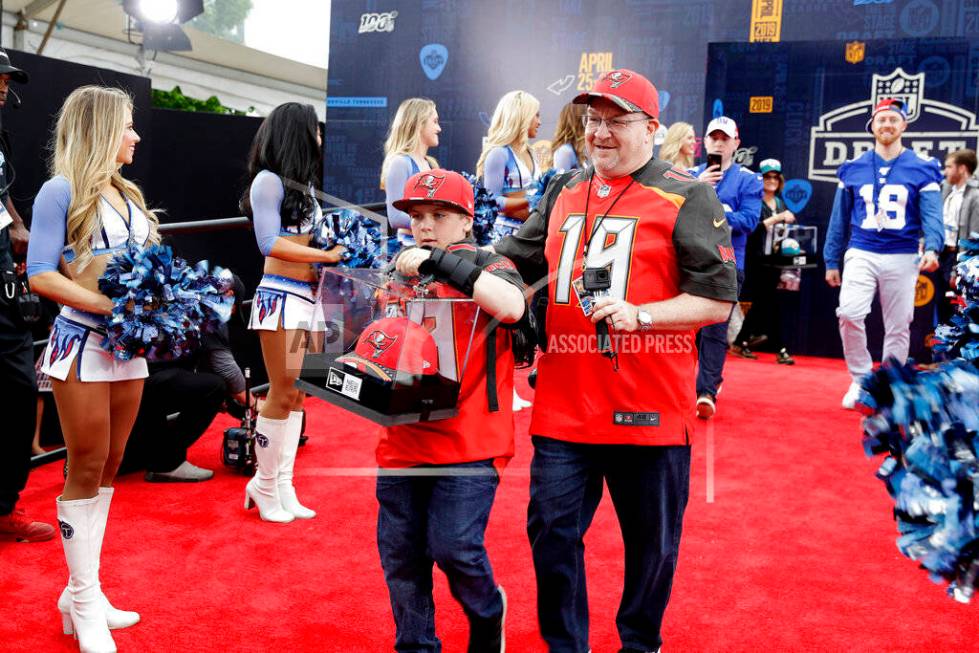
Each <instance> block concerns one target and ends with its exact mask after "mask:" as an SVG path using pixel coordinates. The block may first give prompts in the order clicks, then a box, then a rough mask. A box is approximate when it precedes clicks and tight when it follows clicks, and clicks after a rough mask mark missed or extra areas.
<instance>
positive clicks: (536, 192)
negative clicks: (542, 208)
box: [527, 168, 557, 211]
mask: <svg viewBox="0 0 979 653" xmlns="http://www.w3.org/2000/svg"><path fill="white" fill-rule="evenodd" d="M556 174H557V170H555V169H554V168H550V169H549V170H548V171H547V172H545V173H544V174H542V175H541V176H540V177H539V178H538V179H537V183H536V184H534V188H533V190H532V191H528V193H527V202H529V204H530V210H531V211H533V210H534V209H536V208H537V205H538V204H539V203H540V201H541V198H542V197H544V191H545V190H547V185H548V184H549V183H551V179H553V178H554V175H556Z"/></svg>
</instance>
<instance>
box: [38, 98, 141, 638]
mask: <svg viewBox="0 0 979 653" xmlns="http://www.w3.org/2000/svg"><path fill="white" fill-rule="evenodd" d="M139 140H140V139H139V135H138V134H137V133H136V131H135V129H134V128H133V105H132V100H131V99H130V97H129V96H128V95H127V94H126V93H125V92H123V91H121V90H118V89H113V88H102V87H99V86H83V87H81V88H79V89H76V90H75V91H74V92H72V94H71V95H69V96H68V98H67V99H66V100H65V103H64V106H62V108H61V112H60V113H59V115H58V122H57V127H56V130H55V142H54V158H53V160H52V165H51V173H52V177H51V179H49V180H48V181H47V182H46V183H45V184H44V185H43V186H42V187H41V190H40V192H39V193H38V195H37V199H36V200H35V201H34V222H33V225H32V227H31V230H32V231H33V234H32V235H33V237H32V238H31V240H30V245H29V247H28V253H27V261H28V276H29V277H30V285H31V288H32V289H33V290H34V292H36V293H38V294H39V295H42V296H44V297H47V298H48V299H51V300H54V301H56V302H58V303H59V304H62V305H63V308H62V310H61V313H60V314H59V315H58V317H57V318H56V319H55V322H54V326H53V328H52V329H51V335H50V338H49V339H48V346H47V349H45V351H44V354H43V364H42V367H41V371H42V372H44V373H45V374H47V375H48V376H50V377H51V385H52V389H53V391H54V398H55V402H56V404H57V406H58V415H59V417H60V420H61V430H62V432H63V434H64V438H65V445H66V446H67V447H68V475H67V478H66V480H65V486H64V490H63V491H62V493H61V496H60V497H58V498H57V500H56V501H57V509H58V523H59V525H60V527H61V538H62V543H63V544H64V550H65V560H66V561H67V563H68V572H69V579H68V587H66V588H65V590H64V591H63V592H62V593H61V598H60V599H59V600H58V608H59V610H60V611H61V615H62V623H63V626H64V632H65V634H72V633H74V635H75V637H76V638H77V639H78V644H79V647H80V648H81V650H82V651H99V652H103V651H115V650H116V647H115V644H114V643H113V640H112V635H111V634H110V633H109V629H110V628H125V627H126V626H131V625H133V624H135V623H136V622H137V621H139V615H138V614H136V613H135V612H124V611H122V610H117V609H115V608H114V607H113V606H112V605H111V604H110V603H109V601H108V599H106V598H105V595H104V594H103V593H102V590H101V586H100V583H99V563H100V556H101V551H102V540H103V538H104V536H105V526H106V520H107V518H108V514H109V503H110V502H111V500H112V493H113V488H112V482H113V479H114V478H115V475H116V471H117V470H118V469H119V463H120V462H121V460H122V454H123V452H124V451H125V448H126V440H127V439H128V438H129V432H130V430H131V429H132V426H133V422H134V421H135V419H136V412H137V410H138V408H139V399H140V395H141V394H142V391H143V379H144V378H146V376H147V367H146V361H145V359H143V358H133V359H131V360H128V361H120V360H116V359H114V358H113V356H112V354H110V353H109V352H106V351H105V350H103V349H102V348H101V347H100V343H101V341H102V336H103V335H104V333H105V321H106V316H107V315H109V314H110V313H111V312H112V301H111V300H110V299H109V298H108V297H106V296H105V295H103V294H101V293H100V292H99V290H98V281H99V277H101V276H102V273H103V272H104V271H105V268H106V264H107V263H108V261H109V259H110V258H111V257H112V256H113V255H114V254H115V253H116V252H119V251H122V250H124V249H125V248H126V246H127V244H129V243H136V244H138V245H145V244H147V243H156V242H158V240H159V238H158V236H157V220H156V217H155V216H154V214H153V212H152V211H149V210H147V208H146V202H145V200H144V199H143V194H142V192H140V190H139V188H138V187H137V186H136V185H135V184H133V183H132V182H130V181H128V180H126V179H125V178H123V176H122V174H121V173H120V168H121V167H122V166H123V165H126V164H130V163H132V162H133V155H134V153H135V151H136V144H137V143H139ZM61 266H63V267H61ZM59 267H60V268H61V269H63V270H64V271H65V272H64V273H62V272H59Z"/></svg>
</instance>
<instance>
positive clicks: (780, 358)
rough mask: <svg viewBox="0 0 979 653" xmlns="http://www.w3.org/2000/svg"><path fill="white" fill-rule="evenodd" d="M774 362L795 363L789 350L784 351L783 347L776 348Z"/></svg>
mask: <svg viewBox="0 0 979 653" xmlns="http://www.w3.org/2000/svg"><path fill="white" fill-rule="evenodd" d="M775 362H776V363H780V364H782V365H795V360H794V359H793V358H792V357H791V356H789V352H787V351H785V347H782V348H781V349H779V350H778V353H777V354H775Z"/></svg>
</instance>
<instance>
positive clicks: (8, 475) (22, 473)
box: [0, 303, 37, 515]
mask: <svg viewBox="0 0 979 653" xmlns="http://www.w3.org/2000/svg"><path fill="white" fill-rule="evenodd" d="M9 311H10V309H8V308H7V307H6V306H4V305H3V304H2V303H0V387H3V428H0V433H2V434H3V435H2V437H0V515H9V514H10V513H11V512H13V510H14V507H15V506H16V505H17V500H18V499H19V498H20V492H21V490H23V489H24V487H25V486H26V485H27V474H28V472H29V471H30V466H31V442H32V441H33V440H34V429H35V427H36V426H37V379H36V378H35V376H34V346H33V343H32V341H31V333H30V331H29V330H28V329H25V328H24V327H22V326H19V325H18V324H17V323H16V322H15V321H14V320H13V319H12V316H11V315H10V313H9Z"/></svg>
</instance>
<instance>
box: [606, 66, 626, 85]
mask: <svg viewBox="0 0 979 653" xmlns="http://www.w3.org/2000/svg"><path fill="white" fill-rule="evenodd" d="M605 78H606V79H608V80H609V81H610V82H611V84H610V86H611V87H612V88H619V87H620V86H622V85H623V84H625V83H626V82H628V81H629V80H630V79H632V75H630V74H629V73H624V72H622V71H621V70H613V71H612V72H610V73H606V74H605Z"/></svg>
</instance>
